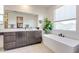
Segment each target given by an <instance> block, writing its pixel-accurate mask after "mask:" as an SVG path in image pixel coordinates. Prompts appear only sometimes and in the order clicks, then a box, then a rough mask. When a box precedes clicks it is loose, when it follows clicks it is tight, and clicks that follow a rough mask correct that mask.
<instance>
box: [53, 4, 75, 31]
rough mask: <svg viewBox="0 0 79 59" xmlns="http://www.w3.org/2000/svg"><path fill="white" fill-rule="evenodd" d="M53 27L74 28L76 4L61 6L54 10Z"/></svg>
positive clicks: (59, 28) (60, 28)
mask: <svg viewBox="0 0 79 59" xmlns="http://www.w3.org/2000/svg"><path fill="white" fill-rule="evenodd" d="M54 29H58V30H76V6H74V5H72V6H62V7H60V8H58V9H56V10H55V14H54Z"/></svg>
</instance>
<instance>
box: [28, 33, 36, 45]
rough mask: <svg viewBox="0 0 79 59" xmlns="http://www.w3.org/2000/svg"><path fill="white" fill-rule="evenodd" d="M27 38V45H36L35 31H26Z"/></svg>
mask: <svg viewBox="0 0 79 59" xmlns="http://www.w3.org/2000/svg"><path fill="white" fill-rule="evenodd" d="M27 37H28V42H29V44H33V43H36V40H35V31H28V34H27Z"/></svg>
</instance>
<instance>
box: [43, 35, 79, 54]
mask: <svg viewBox="0 0 79 59" xmlns="http://www.w3.org/2000/svg"><path fill="white" fill-rule="evenodd" d="M43 43H44V44H45V45H46V46H47V47H48V48H50V49H51V50H53V51H54V52H57V53H73V52H79V41H77V40H74V39H69V38H65V37H59V36H57V35H53V34H46V35H43Z"/></svg>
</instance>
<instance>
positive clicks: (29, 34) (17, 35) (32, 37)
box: [4, 30, 42, 50]
mask: <svg viewBox="0 0 79 59" xmlns="http://www.w3.org/2000/svg"><path fill="white" fill-rule="evenodd" d="M41 41H42V31H40V30H39V31H17V32H5V33H4V50H10V49H14V48H19V47H23V46H27V45H32V44H36V43H40V42H41Z"/></svg>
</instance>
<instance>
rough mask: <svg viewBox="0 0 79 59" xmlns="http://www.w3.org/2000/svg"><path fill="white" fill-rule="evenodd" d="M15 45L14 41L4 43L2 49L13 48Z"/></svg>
mask: <svg viewBox="0 0 79 59" xmlns="http://www.w3.org/2000/svg"><path fill="white" fill-rule="evenodd" d="M15 47H16V42H10V43H4V50H9V49H13V48H15Z"/></svg>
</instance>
